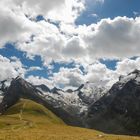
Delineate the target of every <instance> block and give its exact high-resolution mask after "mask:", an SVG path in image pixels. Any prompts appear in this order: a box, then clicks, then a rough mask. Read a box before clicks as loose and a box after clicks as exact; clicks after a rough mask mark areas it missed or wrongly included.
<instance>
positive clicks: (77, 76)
mask: <svg viewBox="0 0 140 140" xmlns="http://www.w3.org/2000/svg"><path fill="white" fill-rule="evenodd" d="M51 80H53V81H54V83H55V85H56V86H61V87H67V86H71V87H78V86H80V85H81V84H82V83H84V79H83V73H82V71H81V70H80V69H78V68H61V69H60V71H59V72H58V73H54V74H53V77H52V78H51Z"/></svg>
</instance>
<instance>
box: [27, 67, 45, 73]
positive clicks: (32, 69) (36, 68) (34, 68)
mask: <svg viewBox="0 0 140 140" xmlns="http://www.w3.org/2000/svg"><path fill="white" fill-rule="evenodd" d="M36 70H42V68H41V67H37V66H33V67H30V68H29V69H28V70H27V71H28V72H29V71H36Z"/></svg>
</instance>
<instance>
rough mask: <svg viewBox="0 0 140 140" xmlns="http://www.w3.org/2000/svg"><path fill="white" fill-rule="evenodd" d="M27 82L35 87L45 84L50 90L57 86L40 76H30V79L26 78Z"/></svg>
mask: <svg viewBox="0 0 140 140" xmlns="http://www.w3.org/2000/svg"><path fill="white" fill-rule="evenodd" d="M26 80H27V81H28V82H30V83H32V84H34V85H41V84H44V85H47V86H48V87H49V88H53V87H54V86H55V85H54V83H53V81H51V80H49V79H46V78H43V77H39V76H33V75H30V76H29V77H28V78H26Z"/></svg>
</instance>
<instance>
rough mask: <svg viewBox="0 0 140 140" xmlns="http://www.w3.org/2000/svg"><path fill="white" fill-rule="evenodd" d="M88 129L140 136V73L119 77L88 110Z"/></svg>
mask: <svg viewBox="0 0 140 140" xmlns="http://www.w3.org/2000/svg"><path fill="white" fill-rule="evenodd" d="M85 118H86V124H87V125H88V127H90V128H94V129H98V130H101V131H104V132H108V133H116V134H132V135H133V134H136V135H138V134H140V71H138V70H135V71H133V72H132V73H130V74H128V75H127V76H124V77H121V78H120V81H118V82H117V83H115V84H114V85H113V86H112V88H111V89H110V90H109V91H108V92H107V94H105V95H104V96H103V97H102V98H100V99H99V100H98V101H96V102H95V103H93V104H92V105H91V106H90V107H89V109H88V113H87V116H86V117H85Z"/></svg>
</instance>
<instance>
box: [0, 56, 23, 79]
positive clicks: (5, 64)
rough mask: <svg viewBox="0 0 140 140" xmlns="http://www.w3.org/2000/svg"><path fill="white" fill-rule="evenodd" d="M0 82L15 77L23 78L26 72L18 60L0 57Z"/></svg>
mask: <svg viewBox="0 0 140 140" xmlns="http://www.w3.org/2000/svg"><path fill="white" fill-rule="evenodd" d="M0 66H1V67H0V81H2V80H5V79H8V78H15V77H16V76H19V75H20V76H22V77H24V74H25V72H26V70H25V68H24V67H23V65H22V63H21V62H20V60H18V59H15V60H10V59H8V58H6V57H3V56H1V55H0Z"/></svg>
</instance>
